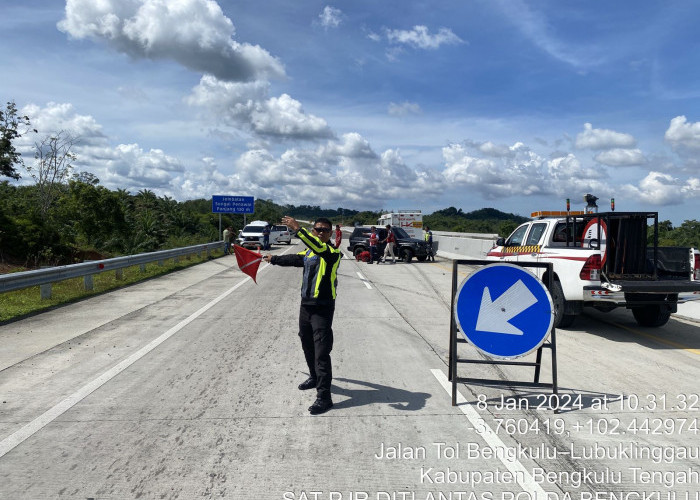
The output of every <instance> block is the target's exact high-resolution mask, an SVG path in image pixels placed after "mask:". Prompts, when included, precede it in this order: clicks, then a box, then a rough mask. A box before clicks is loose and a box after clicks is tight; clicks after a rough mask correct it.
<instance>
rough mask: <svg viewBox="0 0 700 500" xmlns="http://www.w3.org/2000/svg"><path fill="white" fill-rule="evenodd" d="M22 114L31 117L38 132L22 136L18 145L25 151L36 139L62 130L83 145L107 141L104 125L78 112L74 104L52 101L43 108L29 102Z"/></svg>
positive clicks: (33, 126)
mask: <svg viewBox="0 0 700 500" xmlns="http://www.w3.org/2000/svg"><path fill="white" fill-rule="evenodd" d="M21 114H22V115H27V116H28V117H29V120H30V121H31V124H32V128H34V129H36V130H37V132H38V133H37V134H26V135H25V136H24V137H22V139H21V141H20V142H19V143H18V145H19V146H20V147H21V148H22V150H23V151H26V150H27V148H31V147H32V146H33V144H34V142H35V141H37V140H41V139H43V138H44V137H46V136H47V135H51V134H55V133H58V132H60V131H66V132H68V133H70V135H71V136H72V137H74V138H76V139H78V143H79V144H80V145H82V146H90V145H100V144H104V143H105V141H106V137H105V135H104V133H103V132H102V126H101V125H99V124H98V123H97V121H96V120H95V119H94V118H93V117H92V116H89V115H79V114H77V113H76V112H75V109H74V108H73V105H72V104H68V103H55V102H50V103H48V104H47V105H46V106H45V107H43V108H42V107H40V106H37V105H36V104H28V105H27V106H25V107H24V108H22V110H21Z"/></svg>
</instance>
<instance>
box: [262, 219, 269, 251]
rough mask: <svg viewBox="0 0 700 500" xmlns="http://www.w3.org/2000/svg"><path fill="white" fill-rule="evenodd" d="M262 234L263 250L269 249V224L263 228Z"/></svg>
mask: <svg viewBox="0 0 700 500" xmlns="http://www.w3.org/2000/svg"><path fill="white" fill-rule="evenodd" d="M262 234H263V250H269V249H270V224H268V225H267V226H265V227H264V228H263V231H262Z"/></svg>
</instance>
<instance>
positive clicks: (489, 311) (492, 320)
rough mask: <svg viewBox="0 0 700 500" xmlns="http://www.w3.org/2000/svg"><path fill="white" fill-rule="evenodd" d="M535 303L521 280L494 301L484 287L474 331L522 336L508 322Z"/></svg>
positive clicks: (535, 299) (534, 299) (533, 297)
mask: <svg viewBox="0 0 700 500" xmlns="http://www.w3.org/2000/svg"><path fill="white" fill-rule="evenodd" d="M536 303H537V298H536V297H535V296H534V295H533V294H532V292H531V291H530V289H529V288H528V287H527V286H525V283H523V282H522V280H518V281H517V282H516V283H514V284H513V286H511V287H510V288H509V289H508V290H506V291H505V292H503V294H501V296H500V297H498V298H497V299H496V300H491V292H489V289H488V287H484V293H483V295H482V296H481V305H480V306H479V316H478V318H477V319H476V329H477V330H479V331H482V332H494V333H505V334H508V335H522V334H523V331H522V330H520V329H519V328H516V327H514V326H513V325H511V324H510V323H509V321H510V320H511V319H513V318H514V317H516V316H517V315H518V314H520V313H521V312H523V311H524V310H525V309H527V308H528V307H531V306H533V305H535V304H536Z"/></svg>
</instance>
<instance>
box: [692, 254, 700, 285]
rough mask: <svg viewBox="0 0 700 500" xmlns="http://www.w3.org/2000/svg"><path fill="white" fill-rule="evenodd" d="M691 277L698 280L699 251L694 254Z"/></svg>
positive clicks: (699, 275) (699, 277) (699, 271)
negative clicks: (693, 266)
mask: <svg viewBox="0 0 700 500" xmlns="http://www.w3.org/2000/svg"><path fill="white" fill-rule="evenodd" d="M693 279H696V280H700V253H696V254H695V270H694V271H693Z"/></svg>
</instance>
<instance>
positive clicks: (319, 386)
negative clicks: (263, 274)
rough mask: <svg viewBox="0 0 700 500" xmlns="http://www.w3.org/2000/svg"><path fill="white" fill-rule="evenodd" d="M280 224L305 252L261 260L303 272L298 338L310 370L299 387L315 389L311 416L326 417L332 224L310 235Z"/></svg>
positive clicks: (320, 223)
mask: <svg viewBox="0 0 700 500" xmlns="http://www.w3.org/2000/svg"><path fill="white" fill-rule="evenodd" d="M282 223H283V224H285V225H287V226H289V227H290V229H292V231H295V232H296V235H297V236H298V237H299V239H300V240H301V241H302V242H303V243H304V245H306V247H307V249H306V250H304V251H302V252H299V253H298V254H294V255H265V256H264V257H263V259H264V260H265V261H267V262H269V263H270V264H272V265H276V266H294V267H303V268H304V277H303V279H302V283H301V307H300V309H299V337H300V338H301V347H302V349H303V351H304V357H305V358H306V364H307V366H308V367H309V378H308V379H306V380H305V381H304V382H302V383H301V384H299V389H300V390H302V391H304V390H307V389H313V388H316V401H315V402H314V404H312V405H311V406H310V407H309V412H310V413H311V414H312V415H318V414H321V413H325V412H327V411H328V410H330V409H331V407H332V406H333V401H332V400H331V380H332V378H333V371H332V369H331V350H332V349H333V329H332V326H333V314H334V312H335V292H336V285H337V283H338V279H337V271H338V264H339V263H340V251H339V250H338V249H337V248H335V247H334V246H333V245H331V244H330V243H329V240H330V239H331V228H332V227H333V226H332V224H331V221H330V220H328V219H326V218H319V219H317V220H316V221H315V222H314V225H313V229H312V230H311V231H310V232H309V231H308V230H306V229H305V228H303V227H301V226H300V225H299V223H298V222H297V221H296V220H295V219H294V218H293V217H289V216H285V217H283V218H282Z"/></svg>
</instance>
